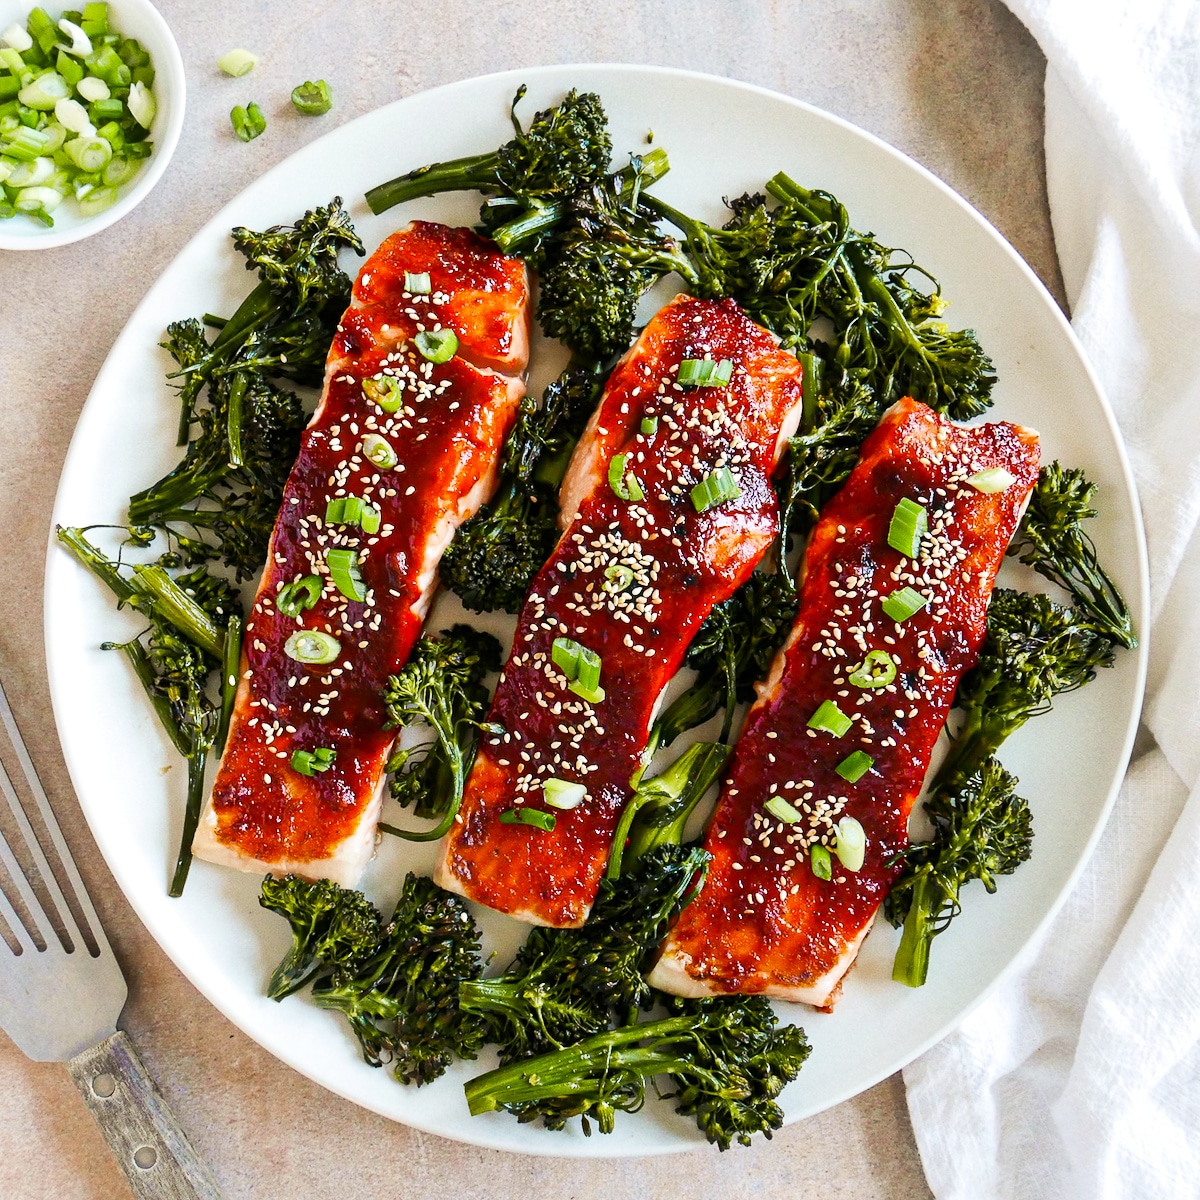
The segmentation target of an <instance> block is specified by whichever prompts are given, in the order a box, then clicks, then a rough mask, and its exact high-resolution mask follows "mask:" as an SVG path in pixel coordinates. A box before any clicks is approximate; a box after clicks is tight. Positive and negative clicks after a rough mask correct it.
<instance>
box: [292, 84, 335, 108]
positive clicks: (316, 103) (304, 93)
mask: <svg viewBox="0 0 1200 1200" xmlns="http://www.w3.org/2000/svg"><path fill="white" fill-rule="evenodd" d="M292 104H294V105H295V107H296V111H297V112H302V113H303V114H304V115H305V116H306V117H319V116H321V115H322V114H323V113H327V112H328V111H329V110H330V109H331V108H332V107H333V93H332V92H330V90H329V84H327V83H326V82H325V80H323V79H318V80H316V81H313V80H311V79H310V80H309V81H308V82H307V83H302V84H300V85H299V87H294V88H292Z"/></svg>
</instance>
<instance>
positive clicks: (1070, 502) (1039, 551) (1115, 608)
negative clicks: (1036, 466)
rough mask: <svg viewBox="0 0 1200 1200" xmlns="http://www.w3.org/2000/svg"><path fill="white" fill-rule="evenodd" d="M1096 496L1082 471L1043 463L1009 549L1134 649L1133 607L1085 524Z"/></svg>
mask: <svg viewBox="0 0 1200 1200" xmlns="http://www.w3.org/2000/svg"><path fill="white" fill-rule="evenodd" d="M1095 494H1096V485H1095V484H1094V483H1092V482H1091V481H1090V480H1089V479H1088V478H1087V476H1086V475H1084V473H1083V472H1082V471H1081V470H1078V469H1072V468H1068V467H1064V466H1062V465H1061V464H1059V463H1058V462H1052V463H1050V464H1049V466H1045V467H1043V468H1042V469H1041V472H1040V474H1039V475H1038V482H1037V487H1035V488H1034V489H1033V495H1032V496H1031V497H1030V498H1029V507H1028V508H1027V509H1026V510H1025V516H1024V517H1023V518H1022V520H1021V525H1020V528H1019V529H1018V530H1017V535H1016V537H1015V538H1013V542H1012V545H1011V546H1010V547H1009V551H1008V552H1009V554H1012V555H1015V556H1016V557H1017V558H1019V559H1020V560H1021V562H1023V563H1024V564H1025V565H1026V566H1029V567H1032V568H1033V569H1034V570H1035V571H1037V573H1038V574H1039V575H1043V576H1045V577H1046V578H1047V579H1049V580H1051V581H1052V582H1054V583H1056V584H1058V585H1059V587H1061V588H1065V589H1066V590H1067V591H1068V592H1070V593H1071V595H1072V596H1073V597H1074V599H1075V603H1076V604H1077V605H1079V607H1080V608H1081V609H1083V610H1084V611H1085V612H1086V613H1087V614H1088V616H1089V617H1090V618H1091V620H1092V622H1093V623H1094V624H1095V625H1096V627H1097V629H1099V630H1101V631H1102V632H1104V633H1106V634H1107V635H1108V636H1109V637H1111V638H1112V639H1113V640H1114V641H1117V642H1120V644H1121V645H1122V646H1128V647H1131V648H1132V647H1134V646H1136V645H1137V636H1136V635H1135V634H1134V632H1133V621H1132V619H1131V618H1130V616H1129V609H1128V607H1127V606H1126V604H1125V600H1124V597H1122V595H1121V593H1120V592H1119V591H1118V590H1117V587H1116V585H1115V584H1114V583H1113V581H1112V580H1111V579H1109V577H1108V575H1107V573H1106V572H1105V570H1104V568H1103V567H1102V566H1101V565H1100V559H1099V557H1098V556H1097V554H1096V547H1095V546H1094V545H1093V544H1092V539H1091V538H1090V537H1089V536H1088V535H1087V533H1086V532H1085V531H1084V528H1083V522H1084V521H1086V520H1088V519H1089V518H1091V517H1094V516H1095V515H1096V510H1095V509H1094V508H1093V507H1092V500H1093V498H1094V497H1095Z"/></svg>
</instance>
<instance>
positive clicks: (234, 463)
mask: <svg viewBox="0 0 1200 1200" xmlns="http://www.w3.org/2000/svg"><path fill="white" fill-rule="evenodd" d="M249 382H250V380H249V377H248V376H247V375H246V373H245V372H244V371H239V372H238V374H237V375H236V376H235V377H234V380H233V383H231V384H230V385H229V407H228V410H227V412H226V431H227V432H226V436H227V437H228V439H229V465H230V467H240V466H242V465H243V463H244V462H245V460H244V459H243V457H242V415H243V412H244V408H245V404H244V402H245V399H246V387H247V385H248V384H249Z"/></svg>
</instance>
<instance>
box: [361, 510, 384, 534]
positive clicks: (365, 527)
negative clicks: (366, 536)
mask: <svg viewBox="0 0 1200 1200" xmlns="http://www.w3.org/2000/svg"><path fill="white" fill-rule="evenodd" d="M382 522H383V514H382V513H381V512H380V511H379V509H377V508H376V507H375V506H374V505H373V504H364V505H363V510H362V516H361V517H359V518H358V526H359V528H360V529H361V530H362V531H363V533H378V532H379V526H380V525H381V523H382Z"/></svg>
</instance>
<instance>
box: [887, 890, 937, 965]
mask: <svg viewBox="0 0 1200 1200" xmlns="http://www.w3.org/2000/svg"><path fill="white" fill-rule="evenodd" d="M942 899H943V897H942V896H941V895H940V889H937V888H935V887H934V883H933V878H932V876H931V874H930V873H929V872H928V871H927V870H926V871H923V872H921V873H920V874H918V876H917V879H916V882H915V883H914V884H913V889H912V898H911V903H910V906H909V910H908V915H907V916H906V917H905V918H904V933H903V934H902V935H901V938H900V948H899V949H898V950H897V951H896V958H895V961H894V962H893V963H892V978H893V979H894V980H895V981H896V982H897V983H903V984H906V985H907V986H908V987H914V988H916V987H924V985H925V979H926V977H927V976H928V974H929V950H930V947H931V946H932V945H933V938H934V934H936V932H937V930H936V929H935V928H934V924H933V918H934V917H935V916H936V915H937V911H938V910H940V908H941V902H942Z"/></svg>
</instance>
